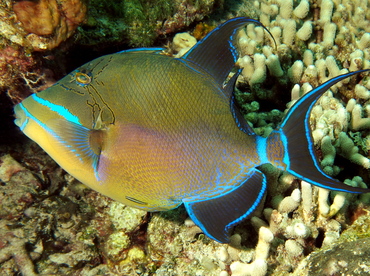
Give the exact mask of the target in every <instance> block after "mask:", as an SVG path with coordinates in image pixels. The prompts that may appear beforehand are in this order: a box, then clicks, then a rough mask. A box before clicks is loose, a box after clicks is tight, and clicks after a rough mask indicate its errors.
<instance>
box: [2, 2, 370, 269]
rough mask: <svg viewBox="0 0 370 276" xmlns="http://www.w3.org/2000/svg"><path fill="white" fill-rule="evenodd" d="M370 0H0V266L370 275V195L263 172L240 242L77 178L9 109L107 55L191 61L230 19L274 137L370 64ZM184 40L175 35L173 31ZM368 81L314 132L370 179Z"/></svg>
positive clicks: (247, 81) (321, 111) (324, 104)
mask: <svg viewBox="0 0 370 276" xmlns="http://www.w3.org/2000/svg"><path fill="white" fill-rule="evenodd" d="M369 6H370V3H368V1H360V0H354V1H353V0H352V1H349V0H348V1H347V0H321V1H319V0H316V1H313V0H300V1H293V0H287V1H286V0H280V1H278V0H270V1H269V0H261V1H248V0H244V1H243V0H240V1H228V0H224V1H221V0H220V1H217V0H216V1H214V0H199V1H196V0H176V1H171V2H169V1H161V0H157V1H154V0H151V1H143V0H133V1H113V0H111V1H108V0H106V1H97V0H90V1H83V0H28V1H26V0H20V1H10V0H4V1H2V2H1V3H0V34H1V36H0V116H1V117H0V127H1V130H0V184H1V185H0V200H1V208H0V218H1V220H0V224H1V226H0V237H1V238H0V274H1V275H26V276H28V275H163V276H164V275H166V276H167V275H220V276H226V275H234V276H237V275H370V254H369V253H370V252H369V251H370V249H368V248H370V247H369V242H370V239H369V237H370V229H369V227H370V221H369V219H368V217H369V216H368V213H369V210H370V209H369V203H370V197H369V195H367V194H364V195H355V194H347V193H342V192H329V191H327V190H325V189H322V188H318V187H313V186H311V185H309V184H307V183H305V182H303V181H300V180H297V179H295V178H294V177H293V176H291V175H289V174H287V173H285V172H283V171H280V170H278V169H275V168H274V167H272V166H264V167H263V168H262V169H263V171H264V173H266V174H267V175H268V181H269V188H268V189H269V190H268V194H267V196H266V199H265V201H264V203H263V204H261V206H260V207H259V210H258V211H257V212H256V213H255V214H254V217H253V218H252V219H250V220H247V221H245V222H243V223H242V224H240V225H238V226H237V227H236V229H235V230H234V232H233V236H232V238H231V240H232V242H231V243H230V244H229V245H226V244H220V243H217V242H215V241H213V240H211V239H209V238H207V237H206V236H205V235H203V234H202V233H201V231H200V229H199V228H198V227H197V226H195V224H194V223H193V222H192V221H191V220H190V219H189V218H188V215H187V213H186V211H185V209H184V208H182V207H180V208H178V209H176V210H172V211H168V212H160V213H147V212H144V211H140V210H137V209H133V208H130V207H127V206H124V205H123V204H120V203H118V202H115V201H112V200H111V199H109V198H107V197H104V196H102V195H100V194H98V193H97V192H95V191H93V190H90V189H89V188H87V187H86V186H84V185H83V184H81V183H79V182H78V181H77V180H75V179H74V178H73V177H71V176H70V175H68V174H66V173H65V172H64V171H63V170H62V169H61V168H59V167H58V165H57V164H56V163H55V162H54V161H53V160H52V159H51V158H50V157H49V156H48V155H47V154H46V153H44V152H43V151H42V150H41V149H40V148H39V146H38V145H36V144H35V143H34V142H32V141H30V140H29V139H28V138H26V137H25V136H23V135H22V134H21V133H20V131H19V130H18V129H17V128H16V126H15V125H14V123H13V120H14V115H13V111H12V107H13V105H14V104H16V103H19V102H20V101H21V100H23V99H24V98H26V97H27V96H28V95H30V94H32V93H36V92H39V91H42V90H44V89H45V88H47V87H49V86H50V85H52V84H53V83H54V82H56V81H57V80H58V79H60V78H61V77H63V76H64V75H66V74H67V73H69V72H70V71H71V70H73V69H75V68H76V67H78V66H80V65H82V64H83V63H85V62H87V61H89V60H91V59H93V58H96V57H98V56H101V55H104V54H108V53H114V52H117V51H121V50H124V49H129V48H133V47H149V46H160V47H162V46H166V48H167V51H166V53H167V54H168V55H170V56H181V55H182V54H184V53H185V52H186V50H188V49H189V47H191V46H193V45H194V44H195V42H196V41H197V40H199V39H201V38H202V37H204V36H205V35H206V34H207V33H208V32H209V31H210V30H212V29H213V28H214V27H216V26H217V25H219V24H220V23H222V22H224V21H225V20H227V19H230V18H233V17H236V16H247V17H250V18H254V19H258V20H260V21H261V22H262V23H263V24H264V25H265V26H266V28H267V29H269V30H270V32H271V33H272V34H273V36H274V38H275V41H276V47H275V45H274V44H273V42H272V40H271V37H270V36H269V35H268V34H267V33H266V32H264V31H263V29H262V28H261V27H258V26H253V25H252V24H250V25H248V26H247V27H246V29H245V31H244V32H241V33H240V34H239V37H238V46H239V50H240V52H241V58H240V60H239V61H238V64H239V66H241V67H242V68H244V69H243V72H242V74H241V76H240V77H239V79H238V83H237V87H236V97H237V99H238V103H239V106H240V108H241V110H242V112H243V115H244V116H245V118H246V119H247V120H248V121H249V122H250V124H251V125H252V126H253V128H254V130H255V131H256V133H257V134H259V135H263V136H267V135H268V134H269V133H270V132H271V130H272V129H273V128H275V127H276V126H277V125H278V123H279V122H280V121H281V119H282V117H283V115H284V113H285V112H286V110H287V108H289V107H290V106H291V105H292V104H293V103H294V101H296V100H297V99H298V98H299V97H300V96H301V95H303V94H304V93H305V92H307V91H309V90H311V89H312V88H313V87H316V86H318V85H319V84H321V83H323V82H325V81H326V80H328V79H330V78H332V77H335V76H337V75H339V74H342V73H346V72H348V71H355V70H360V69H366V68H370V10H369ZM176 33H179V34H178V35H177V36H175V34H176ZM369 90H370V77H369V76H368V74H363V75H360V76H358V77H352V78H350V79H347V80H345V81H342V82H340V83H338V84H336V85H335V86H334V87H332V88H331V89H330V91H328V92H327V93H325V94H324V96H322V97H321V99H320V100H319V102H318V104H317V105H316V106H315V107H314V109H313V111H312V114H311V119H310V120H311V126H312V131H313V137H314V140H315V148H316V151H317V155H318V156H319V158H320V162H321V166H322V168H323V170H324V171H325V172H326V173H327V174H328V175H330V176H333V177H335V178H338V179H340V180H341V181H344V182H345V183H346V184H349V185H352V186H357V187H366V184H365V183H370V182H369V168H370V161H369V150H370V133H369V130H370V105H369V104H368V103H369V99H370V91H369Z"/></svg>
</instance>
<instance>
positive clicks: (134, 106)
mask: <svg viewBox="0 0 370 276" xmlns="http://www.w3.org/2000/svg"><path fill="white" fill-rule="evenodd" d="M249 23H253V24H256V25H260V26H262V27H263V25H262V24H261V23H260V22H258V21H256V20H253V19H248V18H245V17H239V18H234V19H231V20H229V21H227V22H225V23H224V24H222V25H220V26H219V27H217V28H216V29H214V30H213V31H212V32H210V33H209V34H208V35H207V36H206V37H205V38H204V39H202V40H201V41H199V42H198V43H197V44H196V45H195V46H194V47H193V48H191V49H190V50H189V51H188V52H187V53H186V54H185V55H184V56H183V57H181V58H172V57H168V56H165V55H161V51H162V50H163V49H161V48H152V49H148V48H146V49H134V50H128V51H122V52H119V53H115V54H111V55H107V56H103V57H100V58H97V59H95V60H93V61H91V62H88V63H87V64H85V65H83V66H81V67H80V68H78V69H76V70H75V71H73V72H71V73H70V74H69V75H67V76H66V77H64V78H63V79H61V80H60V81H58V82H57V83H56V84H55V85H53V86H51V87H49V88H48V89H46V90H44V91H42V92H39V93H37V94H34V95H32V96H30V97H28V98H27V99H25V100H24V101H22V102H21V103H20V104H18V105H17V106H15V108H14V110H15V115H16V120H15V123H16V125H18V126H19V127H20V129H21V130H22V131H23V132H24V133H25V134H26V135H27V136H28V137H30V138H31V139H33V140H34V141H35V142H37V143H38V144H39V145H40V146H41V147H42V148H43V149H44V150H45V151H46V152H47V153H48V154H49V155H50V156H51V157H52V158H53V159H54V160H55V161H56V162H57V163H58V164H59V165H60V166H61V167H63V168H64V169H65V170H66V171H67V172H68V173H70V174H71V175H73V176H74V177H75V178H77V179H78V180H80V181H81V182H83V183H84V184H86V185H88V186H90V187H91V188H93V189H95V190H97V191H99V192H101V193H103V194H104V195H107V196H109V197H111V198H113V199H115V200H117V201H120V202H122V203H124V204H127V205H130V206H133V207H136V208H140V209H144V210H148V211H161V210H169V209H172V208H176V207H177V206H179V205H180V204H184V205H185V208H186V210H187V211H188V213H189V216H190V217H191V219H192V220H193V221H194V222H195V223H196V224H197V225H198V226H199V227H200V228H201V229H202V230H203V232H204V233H205V234H206V235H208V236H209V237H211V238H213V239H215V240H217V241H219V242H223V243H226V242H229V241H230V239H229V234H230V231H231V229H232V228H233V227H234V226H235V225H237V224H238V223H240V222H241V221H242V220H244V219H246V218H248V217H249V216H250V215H251V214H252V213H253V211H254V210H255V209H256V208H257V206H258V205H259V204H261V202H262V201H263V197H264V195H265V192H266V189H267V185H268V183H267V181H266V177H265V175H264V174H263V173H262V172H261V171H260V170H259V169H258V166H260V165H262V164H265V163H271V164H273V165H275V166H277V167H279V168H281V169H285V170H287V171H288V172H289V173H291V174H293V175H294V176H296V177H297V178H300V179H304V180H305V181H307V182H308V183H311V184H314V185H318V186H320V187H323V188H328V189H333V190H337V191H348V192H354V193H361V192H369V190H368V189H361V188H357V187H350V186H347V185H345V184H343V183H341V182H339V181H338V180H336V179H334V178H331V177H329V176H327V175H325V174H324V172H323V171H322V169H321V168H320V166H319V163H318V161H317V158H316V156H315V152H314V146H313V139H312V134H311V129H310V125H309V115H310V112H311V109H312V107H313V105H314V104H315V102H316V101H317V100H318V99H319V97H320V96H321V95H322V94H323V93H324V92H325V91H326V90H327V89H329V88H330V86H332V85H334V84H335V83H337V82H339V81H341V80H343V79H344V78H347V77H349V76H352V75H354V74H358V73H361V72H365V71H367V70H362V71H357V72H351V73H348V74H344V75H341V76H338V77H335V78H333V79H331V80H328V81H327V82H326V83H324V84H322V85H320V86H319V87H316V88H315V89H313V90H312V91H310V92H308V93H306V94H305V95H304V96H303V97H302V98H301V99H299V100H298V101H297V102H296V103H295V105H294V106H293V107H292V108H291V109H290V110H289V111H288V113H287V114H286V116H285V118H284V119H283V121H282V123H281V124H280V126H279V127H278V128H277V129H276V130H274V131H273V132H272V133H271V134H270V136H268V137H267V138H264V137H260V136H257V135H256V134H255V133H254V132H253V130H252V129H251V127H250V126H249V124H248V122H247V121H245V119H244V117H243V116H242V115H241V112H240V110H239V109H238V107H237V105H236V103H235V95H234V93H233V89H234V85H235V82H236V79H237V77H238V75H239V73H240V71H241V69H240V68H235V66H236V65H235V64H236V62H237V59H238V50H237V48H236V46H235V39H236V36H237V31H238V30H239V29H240V28H242V27H244V26H245V25H247V24H249ZM265 30H266V29H265ZM266 31H267V30H266ZM235 69H236V73H235V74H234V75H233V76H232V77H231V78H229V73H230V72H231V71H235Z"/></svg>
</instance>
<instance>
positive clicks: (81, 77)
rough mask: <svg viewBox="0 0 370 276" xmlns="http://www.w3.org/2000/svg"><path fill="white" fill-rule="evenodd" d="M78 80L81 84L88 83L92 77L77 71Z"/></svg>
mask: <svg viewBox="0 0 370 276" xmlns="http://www.w3.org/2000/svg"><path fill="white" fill-rule="evenodd" d="M76 81H77V83H78V84H79V85H82V86H84V85H87V84H89V83H90V82H91V77H90V76H89V75H88V74H85V73H82V72H77V73H76Z"/></svg>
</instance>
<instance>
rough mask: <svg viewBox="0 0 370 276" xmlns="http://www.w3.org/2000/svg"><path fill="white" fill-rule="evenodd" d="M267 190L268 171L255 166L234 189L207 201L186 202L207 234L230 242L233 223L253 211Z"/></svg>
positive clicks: (190, 213) (189, 212) (236, 222)
mask: <svg viewBox="0 0 370 276" xmlns="http://www.w3.org/2000/svg"><path fill="white" fill-rule="evenodd" d="M265 191H266V177H265V175H264V174H263V173H262V172H261V171H259V170H257V169H252V170H250V173H249V174H248V177H247V179H246V180H245V181H244V182H243V183H242V184H241V185H240V186H238V187H237V188H235V189H234V190H232V191H230V192H228V193H226V194H221V195H219V196H217V197H212V198H209V199H207V200H203V201H196V202H194V201H193V202H190V201H186V200H184V205H185V207H186V210H187V211H188V214H189V216H190V218H191V219H192V220H193V221H194V223H195V224H197V225H198V226H199V227H200V228H201V229H202V230H203V232H204V233H205V234H206V235H207V236H209V237H211V238H212V239H215V240H217V241H218V242H220V243H228V242H229V241H230V239H229V233H230V230H231V229H232V227H234V226H235V225H236V224H238V223H240V222H241V221H242V220H244V219H246V218H247V217H249V216H250V215H251V213H252V212H253V211H254V210H255V209H256V208H257V206H258V205H259V203H260V202H261V200H262V198H263V196H264V194H265Z"/></svg>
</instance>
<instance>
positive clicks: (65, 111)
mask: <svg viewBox="0 0 370 276" xmlns="http://www.w3.org/2000/svg"><path fill="white" fill-rule="evenodd" d="M31 97H32V98H33V99H34V100H35V101H36V102H37V103H39V104H41V105H43V106H46V107H47V108H49V109H50V110H51V111H54V112H56V113H58V114H59V115H60V116H62V117H63V118H65V119H66V120H67V121H70V122H73V123H75V124H78V125H81V123H80V120H79V119H78V117H77V116H75V115H73V114H72V113H71V112H70V111H69V110H68V109H67V108H65V107H64V106H61V105H57V104H53V103H51V102H49V101H47V100H45V99H42V98H40V97H38V96H37V94H33V95H32V96H31ZM28 114H29V113H28Z"/></svg>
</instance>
